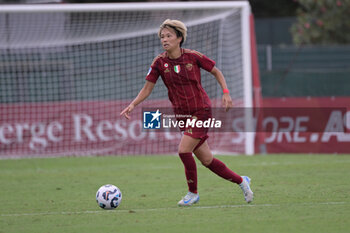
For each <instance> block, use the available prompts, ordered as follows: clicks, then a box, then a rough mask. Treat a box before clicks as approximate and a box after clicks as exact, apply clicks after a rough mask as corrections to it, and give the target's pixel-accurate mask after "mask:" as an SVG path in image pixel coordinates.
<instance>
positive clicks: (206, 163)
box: [200, 157, 213, 167]
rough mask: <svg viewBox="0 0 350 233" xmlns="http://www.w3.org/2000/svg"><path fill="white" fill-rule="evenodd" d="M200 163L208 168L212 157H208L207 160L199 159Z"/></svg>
mask: <svg viewBox="0 0 350 233" xmlns="http://www.w3.org/2000/svg"><path fill="white" fill-rule="evenodd" d="M200 161H201V163H202V164H203V166H205V167H208V166H209V165H210V164H211V162H212V161H213V158H212V157H208V158H202V159H200Z"/></svg>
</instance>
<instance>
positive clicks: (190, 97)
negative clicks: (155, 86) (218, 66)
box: [146, 49, 215, 113]
mask: <svg viewBox="0 0 350 233" xmlns="http://www.w3.org/2000/svg"><path fill="white" fill-rule="evenodd" d="M214 66H215V62H214V61H213V60H211V59H209V58H208V57H206V56H205V55H203V54H201V53H200V52H197V51H194V50H190V49H181V56H180V57H179V58H177V59H170V58H169V57H168V56H167V52H163V53H161V54H159V55H158V56H157V57H156V58H155V59H154V60H153V63H152V65H151V67H150V69H149V72H148V74H147V76H146V80H148V81H150V82H153V83H156V82H157V80H158V78H159V76H161V77H162V80H163V82H164V84H165V85H166V87H167V88H168V96H169V100H170V101H171V103H172V105H173V107H174V109H176V112H187V113H192V112H193V111H196V110H198V109H202V108H208V107H210V106H211V102H210V99H209V96H208V94H207V93H206V92H205V90H204V89H203V87H202V84H201V73H200V68H203V69H204V70H206V71H208V72H210V71H211V70H212V69H213V67H214Z"/></svg>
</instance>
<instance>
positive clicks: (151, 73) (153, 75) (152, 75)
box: [146, 58, 160, 83]
mask: <svg viewBox="0 0 350 233" xmlns="http://www.w3.org/2000/svg"><path fill="white" fill-rule="evenodd" d="M159 75H160V73H159V69H158V59H157V58H155V59H154V61H153V62H152V65H151V66H150V68H149V70H148V73H147V75H146V80H147V81H150V82H152V83H156V82H157V80H158V78H159Z"/></svg>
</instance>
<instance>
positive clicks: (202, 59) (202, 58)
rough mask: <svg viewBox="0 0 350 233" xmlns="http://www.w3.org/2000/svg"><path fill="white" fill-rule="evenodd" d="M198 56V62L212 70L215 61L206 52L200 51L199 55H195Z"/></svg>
mask: <svg viewBox="0 0 350 233" xmlns="http://www.w3.org/2000/svg"><path fill="white" fill-rule="evenodd" d="M195 56H196V58H197V64H198V65H199V66H200V67H201V68H203V69H204V70H206V71H208V72H210V71H212V69H213V68H214V66H215V61H213V60H211V59H210V58H208V57H207V56H205V55H204V54H201V53H199V55H197V54H196V55H195Z"/></svg>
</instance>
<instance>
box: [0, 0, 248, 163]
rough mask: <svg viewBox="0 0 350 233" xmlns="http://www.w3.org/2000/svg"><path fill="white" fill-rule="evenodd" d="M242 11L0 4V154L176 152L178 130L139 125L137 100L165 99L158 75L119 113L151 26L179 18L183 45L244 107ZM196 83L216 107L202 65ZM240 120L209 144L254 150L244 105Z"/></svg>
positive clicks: (164, 102)
mask: <svg viewBox="0 0 350 233" xmlns="http://www.w3.org/2000/svg"><path fill="white" fill-rule="evenodd" d="M250 17H251V9H250V5H249V3H248V1H232V2H230V1H222V2H221V1H213V2H149V3H101V4H95V3H93V4H48V5H40V4H38V5H2V6H1V8H0V76H1V79H0V157H16V156H20V157H22V156H60V155H105V154H117V155H123V154H128V155H130V154H168V153H176V151H177V144H178V140H179V136H178V134H174V133H168V132H166V133H157V132H154V131H147V132H145V131H144V130H142V122H141V115H142V113H141V111H142V107H166V106H169V105H170V103H169V101H168V97H167V91H166V88H165V87H164V85H163V83H162V82H161V81H159V83H157V85H156V87H155V89H154V91H153V92H152V95H151V96H150V97H149V98H148V99H147V100H146V101H145V102H144V103H143V104H142V105H141V106H140V107H138V108H137V109H135V111H134V112H133V115H132V119H133V120H132V121H126V120H124V119H122V118H121V117H119V112H120V111H121V110H122V108H124V107H125V106H126V105H127V104H128V103H129V102H130V101H131V100H132V99H133V98H134V97H135V96H136V94H137V93H138V91H139V90H140V89H141V87H142V86H143V84H144V82H145V75H146V74H147V71H148V68H149V66H150V64H151V62H152V60H153V58H154V57H155V56H156V55H157V54H159V53H161V52H162V48H161V46H160V42H159V39H158V37H157V31H158V28H159V25H160V24H161V23H162V22H163V21H164V20H165V19H167V18H171V19H178V20H181V21H183V22H184V23H185V24H186V26H187V27H188V39H187V41H186V42H185V43H184V45H183V47H185V48H189V49H194V50H197V51H199V52H201V53H203V54H205V55H207V56H208V57H210V58H212V59H213V60H215V61H216V62H217V66H218V67H219V68H220V69H221V70H222V71H223V73H224V76H225V78H226V81H227V84H228V87H229V89H230V93H231V96H232V98H233V100H234V103H235V106H236V107H240V108H246V109H251V108H252V107H253V98H252V93H253V91H252V86H253V85H252V66H251V59H252V58H251V37H250V33H251V30H250V25H251V24H250ZM202 85H203V87H204V89H205V90H206V92H207V93H208V95H209V96H210V98H211V99H212V100H213V107H220V99H221V96H222V91H221V89H220V86H219V85H218V84H217V82H216V80H215V79H214V78H213V77H212V76H211V75H210V74H209V73H207V72H202ZM233 120H234V119H233ZM241 120H243V121H237V122H239V123H237V124H238V125H240V126H239V127H243V128H241V130H240V132H225V133H219V134H217V135H216V133H215V132H214V133H213V135H212V136H211V138H210V141H211V143H212V144H211V143H210V144H211V148H212V149H213V151H214V152H216V153H225V154H242V153H244V154H248V155H251V154H254V137H255V136H254V135H255V134H254V127H253V122H254V121H253V115H252V111H245V115H244V116H243V117H242V119H241Z"/></svg>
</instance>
